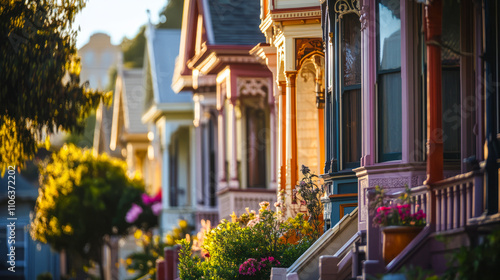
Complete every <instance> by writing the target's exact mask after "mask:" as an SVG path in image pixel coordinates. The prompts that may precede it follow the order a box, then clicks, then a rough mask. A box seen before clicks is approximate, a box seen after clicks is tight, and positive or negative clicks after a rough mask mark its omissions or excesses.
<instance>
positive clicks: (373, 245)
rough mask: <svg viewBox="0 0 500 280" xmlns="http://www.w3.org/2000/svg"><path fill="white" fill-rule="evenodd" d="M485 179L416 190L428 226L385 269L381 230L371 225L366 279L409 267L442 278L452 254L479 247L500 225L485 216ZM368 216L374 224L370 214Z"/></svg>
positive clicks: (465, 178)
mask: <svg viewBox="0 0 500 280" xmlns="http://www.w3.org/2000/svg"><path fill="white" fill-rule="evenodd" d="M483 178H484V172H482V171H480V170H476V171H471V172H468V173H465V174H460V175H457V176H454V177H451V178H447V179H445V180H442V181H440V182H439V183H437V184H435V185H433V186H420V187H417V188H413V189H412V197H414V198H415V200H416V204H419V205H421V209H424V211H425V212H426V214H427V226H426V227H425V228H424V230H422V231H421V232H420V234H419V235H418V236H417V237H416V238H415V239H414V240H413V241H412V242H411V243H410V244H409V245H408V246H407V247H406V248H405V249H404V250H403V251H402V252H401V253H400V254H399V255H398V256H397V257H396V258H394V259H393V260H392V261H391V262H390V263H389V264H387V265H385V264H384V262H383V260H382V242H381V234H380V229H379V228H375V227H372V226H371V225H369V226H368V228H367V248H368V251H367V260H366V261H365V262H364V264H363V272H362V278H363V279H366V278H369V277H370V276H376V275H377V274H380V273H394V272H397V271H398V270H400V269H401V268H402V267H404V266H409V265H412V266H414V267H420V268H422V269H425V270H432V271H434V273H436V274H438V275H439V274H442V273H443V272H444V271H445V270H446V268H447V262H448V255H449V254H450V253H452V252H453V251H455V250H457V249H458V248H460V247H462V246H467V247H469V246H473V244H478V243H479V242H480V241H481V240H482V237H484V236H485V235H486V234H488V233H490V232H491V230H492V229H493V228H495V227H497V226H499V225H500V216H499V215H498V214H497V215H490V216H488V215H486V214H485V213H484V205H483V201H484V185H483ZM400 194H401V193H394V194H392V196H393V197H397V196H399V195H400ZM368 196H369V197H370V191H369V193H368ZM412 210H413V211H415V209H412ZM366 211H368V210H366ZM367 215H368V217H369V219H370V220H371V219H372V216H371V215H370V213H368V214H367Z"/></svg>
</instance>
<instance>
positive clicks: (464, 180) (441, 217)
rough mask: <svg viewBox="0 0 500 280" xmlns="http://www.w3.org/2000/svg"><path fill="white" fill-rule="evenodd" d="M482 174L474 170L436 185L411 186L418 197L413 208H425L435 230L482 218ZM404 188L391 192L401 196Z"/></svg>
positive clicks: (460, 225)
mask: <svg viewBox="0 0 500 280" xmlns="http://www.w3.org/2000/svg"><path fill="white" fill-rule="evenodd" d="M482 188H483V185H482V173H481V172H479V171H471V172H468V173H465V174H459V175H456V176H454V177H450V178H447V179H444V180H442V181H440V182H438V183H436V184H434V185H432V186H428V185H424V186H419V187H415V188H412V189H411V196H412V197H413V198H414V199H415V204H413V205H412V208H411V211H412V213H415V212H416V211H418V210H420V209H422V210H423V211H424V212H425V214H426V221H427V224H429V225H431V226H433V227H434V228H433V229H434V231H435V232H443V231H449V230H454V229H459V228H463V227H465V226H466V225H467V221H468V220H469V219H470V218H474V217H478V216H480V215H481V214H482V211H483V202H482V201H483V189H482ZM402 193H403V191H398V192H394V193H391V194H389V197H390V198H397V197H399V196H400V195H401V194H402Z"/></svg>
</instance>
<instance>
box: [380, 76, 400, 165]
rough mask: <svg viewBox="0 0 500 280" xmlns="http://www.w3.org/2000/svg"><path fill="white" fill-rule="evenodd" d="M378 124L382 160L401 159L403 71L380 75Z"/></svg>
mask: <svg viewBox="0 0 500 280" xmlns="http://www.w3.org/2000/svg"><path fill="white" fill-rule="evenodd" d="M379 77H380V79H379V93H378V104H379V105H378V109H379V112H378V124H379V128H378V130H379V151H380V153H379V154H380V161H387V160H397V159H401V151H402V149H401V147H402V139H401V125H402V123H401V117H402V114H401V73H400V72H396V73H391V74H384V75H380V76H379Z"/></svg>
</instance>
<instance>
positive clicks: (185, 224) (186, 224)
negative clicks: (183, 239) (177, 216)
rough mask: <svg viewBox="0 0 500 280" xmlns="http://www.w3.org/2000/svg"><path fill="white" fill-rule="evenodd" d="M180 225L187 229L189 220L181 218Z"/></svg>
mask: <svg viewBox="0 0 500 280" xmlns="http://www.w3.org/2000/svg"><path fill="white" fill-rule="evenodd" d="M179 226H180V227H181V228H182V229H185V228H187V226H188V222H187V221H186V220H180V221H179Z"/></svg>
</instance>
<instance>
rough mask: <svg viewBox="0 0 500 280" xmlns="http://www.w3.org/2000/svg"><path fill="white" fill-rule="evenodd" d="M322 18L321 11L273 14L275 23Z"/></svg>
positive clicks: (272, 17)
mask: <svg viewBox="0 0 500 280" xmlns="http://www.w3.org/2000/svg"><path fill="white" fill-rule="evenodd" d="M306 18H321V10H313V11H296V12H295V11H294V12H281V13H271V19H272V20H273V21H280V20H293V19H306Z"/></svg>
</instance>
